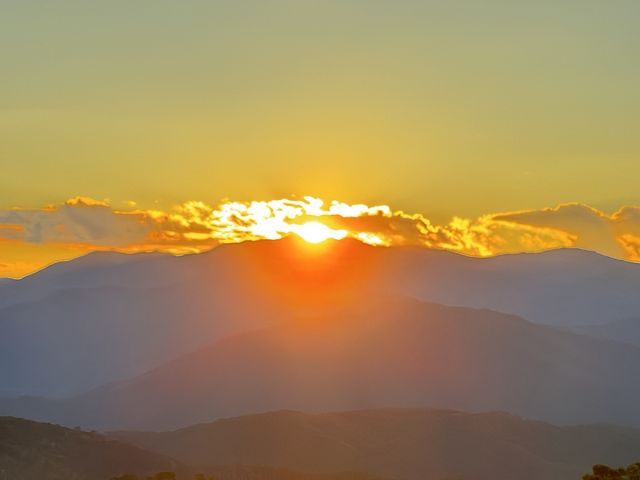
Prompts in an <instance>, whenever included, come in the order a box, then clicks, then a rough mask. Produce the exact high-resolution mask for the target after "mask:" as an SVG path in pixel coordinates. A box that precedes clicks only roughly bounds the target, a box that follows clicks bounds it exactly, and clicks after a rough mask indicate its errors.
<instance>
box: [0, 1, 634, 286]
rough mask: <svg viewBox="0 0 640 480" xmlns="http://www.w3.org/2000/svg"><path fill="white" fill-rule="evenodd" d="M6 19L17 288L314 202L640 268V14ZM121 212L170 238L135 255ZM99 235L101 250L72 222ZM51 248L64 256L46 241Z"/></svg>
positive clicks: (427, 4)
mask: <svg viewBox="0 0 640 480" xmlns="http://www.w3.org/2000/svg"><path fill="white" fill-rule="evenodd" d="M0 5H1V6H2V16H1V17H0V60H1V61H2V75H1V79H0V276H14V277H15V276H21V275H24V274H26V273H29V272H31V271H33V270H35V269H37V268H41V267H42V266H44V265H46V264H47V263H50V262H51V261H55V260H57V259H62V258H70V257H72V256H77V255H79V254H82V253H84V252H86V251H87V250H91V249H94V248H105V249H107V248H116V247H117V248H120V249H127V248H130V249H134V248H142V247H141V245H146V246H147V247H149V246H150V245H152V244H153V245H159V244H162V245H164V244H165V243H167V242H169V241H168V240H166V239H165V238H162V239H159V238H158V236H161V235H160V234H159V233H158V231H159V230H162V231H163V232H165V234H166V235H174V238H173V239H171V241H170V242H169V243H171V248H172V249H174V250H175V249H178V250H180V251H187V250H188V251H191V250H192V249H193V248H196V247H197V248H196V249H199V248H204V247H203V246H202V245H200V244H198V245H197V246H194V245H193V241H194V239H193V238H192V239H189V240H188V241H187V240H186V239H184V238H182V239H178V238H176V237H175V235H178V236H180V235H183V234H184V233H186V232H184V231H182V230H180V232H178V230H179V229H176V228H174V227H175V225H174V226H173V227H171V228H173V229H169V230H166V231H165V230H163V229H164V228H165V227H167V223H166V221H165V220H162V221H161V222H160V223H162V224H163V227H162V228H161V229H158V227H157V225H156V224H157V223H158V219H159V218H164V219H167V218H169V217H171V215H173V216H174V217H176V216H177V215H181V213H180V212H182V213H184V210H185V209H186V210H189V208H193V206H194V205H196V204H197V202H202V204H203V205H204V210H202V211H201V212H200V213H202V212H208V215H211V212H213V211H216V209H219V207H220V205H223V204H225V203H228V202H251V201H254V200H256V201H269V200H277V199H291V198H295V199H298V200H301V199H303V198H304V197H305V196H308V195H310V196H313V197H316V198H320V199H323V200H325V202H326V205H329V204H330V202H331V201H332V200H337V201H339V202H345V204H349V205H354V204H366V205H368V206H376V205H386V206H389V208H390V211H391V212H402V215H407V216H411V215H414V216H415V215H419V216H420V218H424V219H426V220H427V221H428V222H429V223H430V224H431V226H432V227H433V228H441V229H444V230H446V229H450V230H451V228H454V227H451V224H452V222H453V224H454V225H457V227H456V228H457V229H458V230H460V231H461V230H462V227H461V225H462V224H464V221H467V222H468V225H477V226H478V225H482V226H484V225H486V219H487V218H492V219H493V218H502V219H503V220H501V221H502V224H501V226H500V228H504V227H505V223H504V222H505V220H504V218H508V219H509V221H510V223H511V224H513V225H518V227H517V228H516V230H518V231H519V232H520V233H518V235H521V236H522V235H524V234H523V233H522V232H521V230H522V228H525V227H523V226H522V225H523V224H522V219H523V218H525V219H526V221H527V222H529V223H527V227H526V228H530V229H531V228H535V229H538V230H540V229H546V230H545V235H546V237H545V238H544V240H540V239H538V237H536V236H535V235H534V236H533V239H529V240H527V241H524V240H522V239H521V237H518V238H519V239H520V240H518V241H516V242H513V241H511V240H509V239H505V238H504V237H505V235H503V236H502V237H496V238H493V240H491V241H484V242H483V247H480V246H474V245H473V244H471V246H469V242H468V241H467V246H463V244H464V242H462V240H461V242H462V243H455V244H453V245H454V248H453V249H454V250H457V251H461V252H464V253H469V254H483V255H488V254H496V253H503V252H505V251H517V250H531V249H540V248H546V247H549V246H582V247H584V248H592V249H596V250H598V251H601V252H602V253H605V254H609V255H612V256H616V257H619V258H625V259H631V260H633V259H636V256H637V248H638V247H637V245H640V240H637V232H636V228H637V227H636V224H635V223H634V222H635V221H636V216H635V215H636V210H634V208H633V207H634V205H640V193H639V192H640V189H638V187H637V185H638V180H637V179H638V178H640V161H639V154H640V131H639V130H640V121H639V120H640V119H639V116H640V89H638V88H637V85H638V84H640V63H639V62H637V57H638V54H639V53H640V29H638V28H637V19H638V18H640V3H638V2H637V1H635V0H629V1H625V0H618V1H615V2H602V1H589V0H580V1H569V0H567V1H537V2H525V1H506V0H503V1H483V2H479V1H468V0H467V1H463V0H461V1H456V2H451V1H440V2H436V1H410V0H396V1H378V0H367V1H355V0H352V1H350V0H343V1H319V0H318V1H312V0H288V1H287V0H280V1H269V0H260V1H252V0H246V1H237V0H235V1H194V0H183V1H180V2H176V1H163V0H154V1H143V0H140V1H136V2H130V1H110V2H86V1H56V0H52V1H46V2H45V1H39V2H34V1H29V0H25V1H21V2H9V1H7V2H4V1H2V0H0ZM79 197H81V198H85V199H87V200H86V201H85V202H78V201H77V200H74V199H77V198H79ZM69 201H71V204H68V203H69ZM74 202H75V203H74ZM194 202H195V203H194ZM87 203H91V205H86V204H87ZM567 205H568V206H569V207H566V206H567ZM571 205H573V207H571ZM563 206H565V207H563ZM43 209H44V210H43ZM107 209H108V210H109V212H111V214H110V215H111V216H112V217H114V218H119V219H120V220H121V219H122V218H120V217H123V215H122V214H121V213H118V212H128V215H129V216H128V217H127V216H126V215H125V216H124V218H127V219H129V220H131V219H132V218H136V219H137V221H138V224H139V223H140V222H141V221H140V218H144V219H145V220H144V221H142V223H144V222H147V223H148V224H153V225H154V226H153V227H152V228H151V231H153V232H155V233H154V234H153V235H155V237H153V238H149V235H150V234H149V232H148V231H145V233H143V232H138V234H139V236H140V235H142V237H144V238H143V239H142V240H140V238H139V237H136V239H135V241H133V240H132V238H131V237H130V236H131V235H132V233H131V231H130V230H129V231H128V232H129V233H128V234H127V235H129V236H127V235H124V236H123V235H122V234H121V233H119V232H120V231H119V230H118V228H119V227H120V226H121V225H120V222H118V221H113V222H112V221H111V220H112V219H111V220H107V217H109V218H111V216H109V215H107V214H106V212H107ZM207 209H208V210H207ZM16 211H19V212H22V213H21V215H20V218H18V219H16V215H17V214H16ZM80 211H82V215H72V213H73V212H76V213H77V212H80ZM25 212H30V213H25ZM43 212H49V214H47V213H43ZM52 212H53V213H52ZM56 212H57V213H56ZM60 212H66V213H65V214H64V215H62V214H61V213H60ZM89 212H91V213H89ZM152 212H155V213H152ZM526 212H529V213H526ZM531 212H537V213H535V215H536V217H535V218H533V217H532V215H533V213H531ZM540 212H542V213H540ZM544 212H546V213H544ZM549 212H552V213H549ZM553 212H560V213H553ZM585 212H586V213H585ZM630 212H631V213H630ZM67 214H69V215H71V216H70V217H69V215H67ZM85 214H86V215H85ZM560 214H562V215H560ZM118 215H120V217H118ZM136 215H137V216H136ZM163 215H164V216H163ZM402 215H400V216H398V218H402ZM500 215H503V217H500ZM504 215H506V217H504ZM513 215H519V216H517V217H513ZM522 215H524V216H522ZM553 215H555V217H554V219H553V220H551V216H553ZM61 216H63V217H64V218H65V220H64V221H63V220H61V218H60V217H61ZM85 216H88V217H91V219H92V220H90V222H91V225H94V224H97V225H98V226H99V227H100V228H99V229H98V230H99V232H98V233H96V232H95V231H93V230H91V228H89V227H87V226H86V225H84V224H83V225H84V226H83V227H82V228H84V230H82V231H83V232H84V234H83V235H84V236H83V235H80V234H78V233H77V232H78V231H79V230H78V228H76V227H77V225H75V224H73V225H72V224H70V223H69V222H73V221H75V222H77V221H79V220H78V217H81V219H82V220H81V221H82V222H84V221H85ZM378 216H380V215H379V214H378ZM558 216H561V217H562V218H563V221H564V223H562V225H558V224H557V222H558V220H557V217H558ZM629 216H630V217H632V219H633V220H631V221H630V220H628V217H629ZM27 217H28V218H27ZM382 217H383V220H384V218H387V219H388V218H389V217H384V215H382ZM539 217H541V218H539ZM69 218H71V219H72V220H69ZM176 218H177V217H176ZM394 218H395V217H394ZM513 218H517V219H518V221H517V222H511V220H513ZM542 218H544V220H545V222H551V224H547V223H544V222H543V223H544V224H541V223H540V222H541V221H542ZM587 218H588V219H589V220H585V219H587ZM45 219H46V220H45ZM456 219H458V220H456ZM483 219H484V220H483ZM593 219H595V220H594V222H595V223H597V224H598V225H599V226H598V227H592V226H590V225H591V224H589V226H585V225H584V222H586V221H591V220H593ZM603 219H604V220H603ZM172 221H173V222H175V218H174V220H172ZM198 221H199V222H201V223H202V222H204V223H207V222H208V221H210V219H207V218H204V219H201V220H198ZM12 222H13V223H12ZM34 222H35V223H34ZM38 222H39V223H38ZM56 222H58V223H56ZM60 222H62V223H60ZM65 222H66V223H65ZM102 222H104V223H102ZM110 222H111V223H110ZM163 222H164V223H163ZM456 222H457V223H456ZM460 222H462V223H460ZM483 222H484V223H483ZM598 222H599V223H598ZM125 223H126V222H125ZM178 223H180V222H178ZM182 223H185V222H182ZM383 223H384V221H383ZM387 223H388V222H387ZM609 223H612V224H615V227H612V226H611V225H609ZM186 224H187V225H188V224H189V222H188V221H187V222H186ZM576 224H579V225H580V228H579V229H577V227H575V225H576ZM43 225H44V226H43ZM74 225H75V226H74ZM567 225H569V226H567ZM603 225H605V226H603ZM621 225H627V226H628V227H627V226H626V227H622V226H621ZM629 225H630V226H629ZM54 227H55V228H57V229H58V230H61V229H62V230H65V229H66V233H65V235H62V236H60V235H58V236H56V235H53V234H46V235H44V234H42V232H43V231H48V230H47V228H48V229H50V230H51V229H54V230H55V228H54ZM183 227H184V226H183ZM191 227H194V226H193V225H191ZM109 228H111V229H113V230H109ZM185 228H186V227H185ZM194 228H195V227H194ZM199 228H200V230H198V232H199V233H200V234H201V237H202V236H203V235H205V234H206V232H209V233H210V234H211V231H212V227H211V226H210V225H204V226H202V225H201V226H200V227H199ZM416 228H417V227H416ZM424 228H426V227H424ZM478 228H479V227H478ZM37 229H40V230H39V231H40V232H41V234H40V235H36V234H34V233H33V232H34V231H35V230H37ZM203 229H204V231H201V230H203ZM584 229H586V230H587V231H588V232H589V234H588V235H585V234H584V232H583V230H584ZM594 229H595V230H594ZM213 230H215V229H213ZM427 230H429V229H428V228H427ZM444 230H443V231H444ZM454 230H455V228H454ZM88 231H91V233H90V234H89V233H87V232H88ZM133 231H135V229H133ZM549 231H552V233H551V234H550V233H549ZM596 231H597V232H599V233H594V232H596ZM29 232H31V233H29ZM69 232H76V235H75V236H73V235H71V234H70V233H69ZM167 232H169V233H167ZM198 232H195V233H198ZM216 232H217V233H215V234H211V235H210V237H209V238H207V239H206V241H205V240H203V238H200V239H198V241H200V242H202V241H204V243H206V244H207V245H208V246H210V245H211V244H215V243H216V242H218V241H220V238H219V231H218V230H216ZM192 233H194V232H192ZM378 233H379V234H380V235H382V233H384V232H382V231H380V232H378ZM387 233H388V232H387ZM413 233H415V232H413ZM413 233H412V234H413ZM422 233H423V234H424V232H422ZM118 235H121V236H118ZM153 235H152V236H153ZM549 235H551V236H554V238H555V241H554V242H555V243H554V242H552V243H549V241H548V240H549V239H548V238H547V237H548V236H549ZM506 236H507V237H509V238H511V237H510V236H509V235H506ZM385 238H386V237H385ZM587 238H588V239H589V241H587ZM625 239H626V240H625ZM387 240H388V241H389V242H390V243H393V244H395V242H396V240H394V241H393V242H391V241H390V240H389V239H388V238H386V240H385V241H387ZM450 240H451V239H450V238H449V239H448V240H447V242H448V243H446V242H445V243H446V245H447V246H448V247H451V242H450ZM403 241H404V242H405V243H412V242H414V239H413V238H411V239H404V240H403ZM636 241H637V244H636ZM163 242H164V243H163ZM415 242H418V243H421V244H425V242H426V241H425V240H424V238H422V239H421V240H415ZM429 242H430V243H429ZM429 242H426V244H427V246H442V245H445V243H443V242H444V240H443V241H441V242H440V243H438V241H435V240H430V241H429ZM500 242H502V245H503V246H502V247H500ZM527 242H528V243H527ZM187 244H188V245H187ZM136 246H137V247H136ZM149 248H151V247H149ZM178 250H175V251H178Z"/></svg>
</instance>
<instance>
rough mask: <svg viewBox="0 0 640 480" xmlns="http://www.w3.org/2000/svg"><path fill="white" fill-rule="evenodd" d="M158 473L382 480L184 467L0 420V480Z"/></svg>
mask: <svg viewBox="0 0 640 480" xmlns="http://www.w3.org/2000/svg"><path fill="white" fill-rule="evenodd" d="M159 472H174V473H176V474H177V476H178V478H180V479H185V480H186V479H192V478H194V472H202V473H205V475H207V476H209V475H214V478H216V479H217V480H384V479H383V478H381V477H380V476H374V475H369V474H365V473H359V472H353V471H349V472H347V471H343V472H326V473H304V472H298V471H294V470H291V469H286V468H282V467H277V466H267V465H251V464H248V465H247V464H243V465H237V464H236V462H234V463H233V464H230V465H209V466H206V467H204V468H202V467H200V468H196V467H187V466H186V465H185V463H184V462H179V461H176V460H173V459H171V458H169V457H168V456H165V455H162V454H158V453H151V452H149V451H146V450H144V449H141V448H139V447H136V446H132V445H130V444H129V443H125V442H121V441H119V440H115V439H113V438H108V437H106V436H104V435H100V434H97V433H93V432H92V433H90V432H84V431H82V430H79V429H77V428H75V429H69V428H64V427H60V426H58V425H52V424H47V423H37V422H33V421H29V420H24V419H21V418H15V417H0V480H15V479H20V480H108V479H110V478H112V477H114V476H119V475H125V474H132V475H136V476H138V477H139V478H145V476H146V475H149V474H156V473H159Z"/></svg>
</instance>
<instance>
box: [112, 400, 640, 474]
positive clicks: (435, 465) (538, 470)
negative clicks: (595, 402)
mask: <svg viewBox="0 0 640 480" xmlns="http://www.w3.org/2000/svg"><path fill="white" fill-rule="evenodd" d="M110 435H111V436H112V437H113V438H117V439H119V440H122V441H126V442H130V443H132V444H135V445H138V446H140V447H142V448H145V449H149V450H152V451H156V452H159V453H163V454H166V455H172V456H174V457H176V458H179V459H180V460H182V461H184V462H191V463H193V464H199V465H206V464H211V463H215V462H221V463H230V464H236V463H237V464H252V463H254V464H260V465H279V466H284V467H287V468H291V469H299V470H304V471H310V472H329V471H332V470H349V469H352V470H361V471H369V472H372V473H375V474H379V475H387V476H392V477H396V478H399V479H409V480H413V479H415V480H418V479H425V478H427V479H432V478H433V479H443V478H457V479H468V480H471V479H473V480H496V479H498V480H507V479H515V478H517V479H518V480H540V479H545V480H576V479H579V478H580V477H581V474H582V473H584V472H586V471H588V470H589V469H590V467H591V465H592V464H594V463H599V462H601V463H611V464H626V463H629V462H631V461H636V460H637V459H638V458H639V457H638V455H639V453H638V452H640V430H634V429H625V428H620V427H611V426H606V425H586V426H579V427H557V426H553V425H550V424H546V423H541V422H535V421H530V420H525V419H522V418H519V417H516V416H513V415H509V414H505V413H483V414H469V413H461V412H455V411H448V410H431V409H382V410H368V411H352V412H341V413H324V414H316V415H310V414H304V413H300V412H293V411H280V412H271V413H264V414H258V415H248V416H243V417H237V418H225V419H221V420H218V421H215V422H213V423H207V424H200V425H194V426H192V427H188V428H184V429H180V430H176V431H171V432H161V433H146V432H114V433H111V434H110Z"/></svg>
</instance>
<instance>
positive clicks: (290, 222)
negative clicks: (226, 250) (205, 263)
mask: <svg viewBox="0 0 640 480" xmlns="http://www.w3.org/2000/svg"><path fill="white" fill-rule="evenodd" d="M393 217H394V213H393V212H392V211H391V209H390V208H389V207H388V206H387V205H375V206H368V205H364V204H355V205H350V204H347V203H342V202H338V201H332V202H329V203H325V202H324V201H322V200H321V199H319V198H315V197H310V196H307V197H304V198H303V199H300V200H294V199H281V200H270V201H252V202H225V203H223V204H221V205H219V206H218V208H216V209H213V210H212V211H211V212H210V217H209V219H207V221H206V225H203V227H205V228H206V229H207V230H208V232H209V235H210V236H211V238H214V239H215V240H218V241H219V242H221V243H233V242H242V241H246V240H262V239H268V240H277V239H279V238H283V237H286V236H288V235H291V234H296V235H298V236H300V237H301V238H302V239H303V240H305V241H306V242H308V243H321V242H323V241H325V240H327V239H334V240H342V239H343V238H347V237H350V238H355V239H357V240H360V241H361V242H363V243H368V244H370V245H375V246H388V245H390V244H391V243H392V239H391V238H388V235H386V234H385V233H384V232H381V231H378V230H379V228H378V227H377V226H376V225H378V224H380V223H385V222H386V221H388V220H389V219H392V218H393ZM315 219H318V220H315ZM383 230H386V229H385V228H383Z"/></svg>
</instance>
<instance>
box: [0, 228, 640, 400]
mask: <svg viewBox="0 0 640 480" xmlns="http://www.w3.org/2000/svg"><path fill="white" fill-rule="evenodd" d="M327 243H328V245H327V246H326V249H325V250H323V251H321V252H320V253H318V252H309V251H308V249H307V250H305V248H307V247H305V246H304V245H302V246H301V245H300V244H299V243H297V242H296V241H295V240H293V239H284V240H279V241H260V242H248V243H244V244H236V245H223V246H220V247H217V248H215V249H213V250H212V251H210V252H206V253H203V254H198V255H187V256H183V257H173V256H170V255H164V254H135V255H125V254H118V253H110V252H98V253H93V254H89V255H87V256H85V257H81V258H79V259H76V260H73V261H70V262H62V263H58V264H55V265H52V266H51V267H49V268H46V269H44V270H42V271H40V272H38V273H36V274H33V275H31V276H28V277H26V278H24V279H22V280H19V281H11V282H3V283H1V284H0V379H1V380H0V395H3V396H5V397H15V396H19V395H36V396H47V397H69V396H73V395H77V394H80V393H83V392H86V391H88V390H90V389H92V388H95V387H99V386H101V385H104V384H107V383H109V382H113V381H118V380H124V379H127V378H130V377H133V376H136V375H140V374H142V373H144V372H146V371H148V370H150V369H153V368H155V367H158V366H159V365H161V364H163V363H166V362H167V361H170V360H172V359H174V358H177V357H179V356H181V355H184V354H188V353H190V352H193V351H194V350H196V349H198V348H201V347H203V346H205V345H207V344H209V343H211V342H213V341H215V340H216V339H220V338H224V337H226V336H228V335H232V334H235V333H239V332H243V331H247V330H251V329H255V328H262V327H268V326H273V325H276V324H278V323H280V322H281V321H283V320H287V319H290V318H291V317H293V316H295V315H298V314H299V313H300V312H302V313H304V312H313V311H314V310H316V309H317V308H318V307H319V306H320V307H322V306H323V305H324V304H327V303H332V302H335V301H341V302H343V303H348V302H350V301H353V298H357V299H361V298H362V296H363V295H368V296H369V297H370V298H377V297H378V296H380V295H381V294H383V295H394V294H395V295H400V296H408V297H413V298H416V299H418V300H423V301H428V302H436V303H442V304H446V305H452V306H467V307H471V308H488V309H492V310H496V311H500V312H505V313H512V314H515V315H519V316H522V317H524V318H526V319H527V320H529V321H532V322H535V323H540V324H549V325H555V326H560V327H563V328H570V329H573V331H579V333H584V334H587V335H594V336H599V337H608V338H613V339H615V340H619V338H618V337H619V335H618V336H617V337H616V336H615V334H612V335H613V336H612V335H607V334H606V333H602V332H603V331H604V332H606V331H608V328H609V327H608V325H609V324H612V322H616V321H618V320H620V319H625V318H629V317H633V316H637V313H638V312H640V296H638V295H637V292H638V291H640V266H638V265H637V264H633V263H628V262H621V261H618V260H614V259H611V258H608V257H603V256H601V255H598V254H596V253H592V252H587V251H582V250H571V249H569V250H557V251H550V252H545V253H540V254H519V255H505V256H501V257H494V258H472V257H466V256H462V255H457V254H453V253H449V252H444V251H437V250H428V249H419V248H409V247H407V248H373V247H369V246H366V245H363V244H360V243H359V242H355V241H349V240H343V241H340V242H327ZM350 298H352V299H351V300H350ZM591 325H596V326H597V327H598V328H599V329H600V332H595V331H594V330H593V329H591V330H590V329H584V330H580V328H581V327H583V326H591ZM629 328H631V330H632V332H627V331H626V330H625V332H624V337H625V338H631V337H633V335H634V332H635V334H637V336H638V337H640V334H639V333H638V332H640V322H634V323H632V324H630V325H629ZM611 329H612V331H613V330H615V328H614V327H611Z"/></svg>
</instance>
